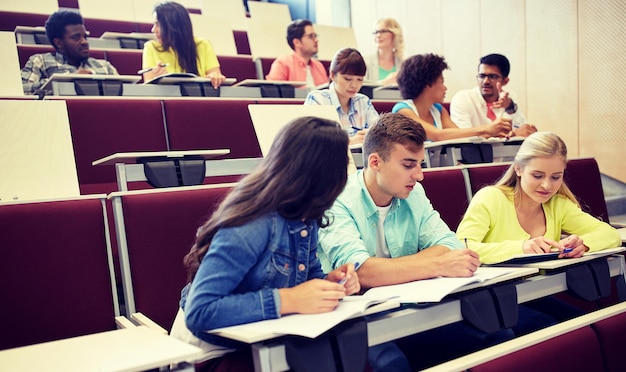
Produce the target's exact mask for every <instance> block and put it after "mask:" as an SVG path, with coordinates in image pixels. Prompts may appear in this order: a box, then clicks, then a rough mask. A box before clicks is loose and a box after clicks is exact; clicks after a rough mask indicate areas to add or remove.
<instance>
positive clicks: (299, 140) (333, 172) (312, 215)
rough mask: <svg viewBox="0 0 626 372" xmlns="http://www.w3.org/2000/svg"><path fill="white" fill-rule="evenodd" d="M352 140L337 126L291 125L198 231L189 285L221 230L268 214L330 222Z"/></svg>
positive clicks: (188, 261)
mask: <svg viewBox="0 0 626 372" xmlns="http://www.w3.org/2000/svg"><path fill="white" fill-rule="evenodd" d="M348 142H349V141H348V135H347V134H346V132H345V131H344V130H342V129H341V127H340V126H339V123H337V122H335V121H332V120H326V119H321V118H316V117H302V118H298V119H295V120H293V121H291V122H290V123H289V124H287V125H286V126H285V127H283V129H282V130H281V131H280V132H279V133H278V135H277V136H276V139H275V140H274V142H273V143H272V147H271V148H270V151H269V154H268V155H267V157H265V158H264V159H263V161H262V162H261V164H259V166H258V167H257V168H255V170H254V171H253V172H252V173H250V174H249V175H248V176H246V177H244V178H243V179H242V180H241V181H239V184H238V185H237V186H236V187H235V188H234V189H233V190H232V191H231V192H230V193H229V194H228V196H227V197H226V198H225V199H224V201H222V203H221V204H220V206H219V207H218V208H217V210H216V211H215V212H214V213H213V215H212V216H211V218H209V220H208V221H207V222H206V223H205V224H204V225H203V226H202V227H200V229H199V230H198V234H197V236H196V242H195V244H194V245H193V247H192V248H191V251H190V252H189V253H188V254H187V255H186V256H185V259H184V263H185V266H187V269H188V272H189V280H190V281H191V280H192V279H193V277H194V276H195V274H196V272H197V271H198V266H199V265H200V262H201V261H202V258H203V257H204V255H205V254H206V252H207V250H208V249H209V245H210V244H211V240H212V239H213V237H214V236H215V234H216V233H217V231H218V230H219V229H220V228H222V227H231V226H241V225H243V224H245V223H247V222H250V221H252V220H254V219H257V218H259V217H261V216H263V215H266V214H268V213H270V212H274V211H276V212H278V213H279V214H280V215H281V216H283V217H285V218H288V219H305V220H316V221H317V222H318V224H319V226H320V227H325V226H328V224H329V223H330V221H329V219H328V217H327V216H326V215H325V212H326V210H328V209H329V208H330V207H331V206H332V203H333V202H334V201H335V199H336V198H337V196H339V194H340V193H341V191H342V190H343V188H344V187H345V184H346V181H347V178H348V174H347V168H348Z"/></svg>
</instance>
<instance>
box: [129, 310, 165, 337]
mask: <svg viewBox="0 0 626 372" xmlns="http://www.w3.org/2000/svg"><path fill="white" fill-rule="evenodd" d="M130 319H132V321H133V322H135V323H136V324H138V325H142V326H146V327H148V328H150V329H152V330H153V331H156V332H159V333H162V334H164V335H167V334H168V332H167V330H166V329H165V328H163V327H161V326H160V325H158V324H156V323H155V322H154V321H153V320H152V319H150V318H148V317H147V316H145V315H143V314H142V313H134V314H131V315H130Z"/></svg>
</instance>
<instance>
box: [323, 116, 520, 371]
mask: <svg viewBox="0 0 626 372" xmlns="http://www.w3.org/2000/svg"><path fill="white" fill-rule="evenodd" d="M425 140H426V132H425V131H424V128H423V127H422V126H421V125H420V124H418V123H417V122H415V121H414V120H413V119H410V118H407V117H406V116H403V115H401V114H384V115H381V116H380V118H379V120H378V122H377V123H376V124H375V125H373V126H372V127H371V128H370V129H369V131H368V133H367V134H366V136H365V141H364V143H363V156H364V168H363V170H360V171H358V172H357V173H356V174H353V175H351V176H349V178H348V183H347V184H346V187H345V189H344V191H343V192H342V193H341V195H340V196H339V197H338V198H337V200H336V201H335V203H334V204H333V206H332V208H331V210H330V216H331V219H332V221H333V222H332V223H331V225H330V226H328V227H327V228H325V229H321V230H320V236H319V239H320V240H319V242H320V246H321V250H319V251H318V252H319V253H320V260H321V262H322V267H323V269H324V271H329V270H332V268H333V267H338V266H340V265H342V264H344V263H357V262H358V263H359V264H360V266H359V269H358V274H359V282H360V284H361V287H362V288H365V289H367V288H371V287H377V286H382V285H391V284H399V283H405V282H409V281H414V280H421V279H429V278H434V277H437V276H445V277H468V276H471V275H473V273H474V271H476V269H477V268H478V266H480V260H479V258H478V254H476V252H473V251H471V250H469V249H465V248H464V246H463V244H462V243H461V241H459V240H458V239H457V238H456V237H455V234H454V233H453V232H452V231H450V229H449V228H448V226H447V225H446V223H445V222H444V221H443V220H442V219H441V217H440V216H439V213H438V212H437V211H435V210H434V209H433V207H432V205H431V204H430V201H429V200H428V198H427V197H426V194H425V193H424V188H423V187H422V185H421V184H420V183H419V181H421V180H422V179H423V178H424V175H423V173H422V169H421V163H422V161H423V160H424V141H425ZM513 336H514V334H513V331H511V330H510V329H505V330H502V331H498V332H496V333H493V334H487V333H484V332H481V331H479V330H477V329H475V328H473V327H472V326H470V325H467V324H465V323H463V322H458V323H453V324H450V325H447V326H444V327H440V328H437V329H434V330H431V331H428V332H423V333H420V334H417V335H414V336H411V337H409V338H407V339H405V340H403V341H402V342H399V343H398V345H399V346H400V348H401V349H402V350H403V352H404V354H405V355H406V356H407V357H409V359H410V361H411V364H412V365H411V367H412V368H413V369H416V368H417V369H422V368H425V367H428V366H430V365H433V364H436V363H440V362H442V361H444V360H446V359H451V358H454V357H457V356H460V355H463V354H465V353H469V352H473V351H475V350H478V349H480V348H483V347H487V346H491V345H493V344H496V343H499V342H502V341H505V340H507V339H510V338H512V337H513Z"/></svg>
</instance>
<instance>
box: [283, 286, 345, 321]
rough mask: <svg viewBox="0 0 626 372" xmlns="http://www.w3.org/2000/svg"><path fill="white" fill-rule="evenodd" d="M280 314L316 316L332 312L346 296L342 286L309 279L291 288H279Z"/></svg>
mask: <svg viewBox="0 0 626 372" xmlns="http://www.w3.org/2000/svg"><path fill="white" fill-rule="evenodd" d="M278 293H279V295H280V313H281V314H293V313H299V314H316V313H325V312H328V311H332V310H334V309H335V308H336V307H337V305H338V304H339V300H341V299H342V298H344V297H345V296H346V290H345V288H344V286H343V285H342V284H339V283H337V282H331V281H328V280H324V279H311V280H308V281H306V282H304V283H302V284H299V285H297V286H295V287H291V288H281V289H279V290H278Z"/></svg>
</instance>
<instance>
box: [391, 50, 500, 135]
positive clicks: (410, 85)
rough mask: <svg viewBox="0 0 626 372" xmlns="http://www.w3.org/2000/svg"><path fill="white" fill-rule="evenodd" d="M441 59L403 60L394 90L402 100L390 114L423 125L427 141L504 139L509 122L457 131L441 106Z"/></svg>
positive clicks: (444, 65) (433, 56)
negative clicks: (475, 137) (399, 115)
mask: <svg viewBox="0 0 626 372" xmlns="http://www.w3.org/2000/svg"><path fill="white" fill-rule="evenodd" d="M446 69H448V64H447V63H446V61H445V59H444V58H443V57H441V56H438V55H436V54H418V55H414V56H411V57H409V58H407V59H406V60H405V61H404V62H403V63H402V66H401V68H400V72H399V73H398V77H397V80H398V88H400V93H401V94H402V98H404V99H405V100H404V101H402V102H398V103H396V105H395V106H394V107H393V110H392V111H393V112H397V113H399V114H402V115H404V116H407V117H409V118H411V119H413V120H415V121H417V122H419V123H420V124H422V125H423V126H424V129H425V130H426V135H427V137H428V139H429V140H431V141H443V140H447V139H454V138H463V137H472V136H481V137H507V136H510V134H511V121H510V119H500V120H497V121H495V122H494V123H492V124H488V125H481V126H478V127H472V128H459V127H458V126H457V125H456V124H454V122H453V121H452V120H451V119H450V113H448V110H446V108H445V107H443V106H442V105H441V102H443V100H444V98H445V95H446V90H447V89H448V88H446V86H445V85H444V80H443V71H444V70H446Z"/></svg>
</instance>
